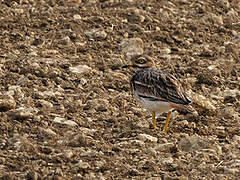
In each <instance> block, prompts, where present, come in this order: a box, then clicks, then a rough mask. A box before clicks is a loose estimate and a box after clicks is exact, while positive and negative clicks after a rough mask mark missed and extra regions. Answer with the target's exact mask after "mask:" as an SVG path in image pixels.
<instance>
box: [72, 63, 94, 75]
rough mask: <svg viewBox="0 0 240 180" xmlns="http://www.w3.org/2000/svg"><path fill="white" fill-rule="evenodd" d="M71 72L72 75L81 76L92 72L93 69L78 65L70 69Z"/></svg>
mask: <svg viewBox="0 0 240 180" xmlns="http://www.w3.org/2000/svg"><path fill="white" fill-rule="evenodd" d="M69 70H70V71H71V72H72V73H76V74H81V73H87V72H89V71H91V70H92V68H91V67H89V66H87V65H78V66H75V67H70V68H69Z"/></svg>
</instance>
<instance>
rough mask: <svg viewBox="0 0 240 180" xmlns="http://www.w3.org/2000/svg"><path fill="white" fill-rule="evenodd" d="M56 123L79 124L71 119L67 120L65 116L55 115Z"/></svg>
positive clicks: (54, 121)
mask: <svg viewBox="0 0 240 180" xmlns="http://www.w3.org/2000/svg"><path fill="white" fill-rule="evenodd" d="M53 123H55V124H61V125H67V126H77V125H78V124H77V123H76V122H74V121H71V120H66V119H65V118H61V117H55V118H54V120H53Z"/></svg>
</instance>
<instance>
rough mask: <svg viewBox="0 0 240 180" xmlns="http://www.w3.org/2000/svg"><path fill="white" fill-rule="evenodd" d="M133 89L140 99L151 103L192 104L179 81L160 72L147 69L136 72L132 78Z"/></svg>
mask: <svg viewBox="0 0 240 180" xmlns="http://www.w3.org/2000/svg"><path fill="white" fill-rule="evenodd" d="M131 87H132V89H133V90H134V91H135V92H136V93H137V94H138V95H139V96H140V97H143V98H146V99H148V100H151V101H165V102H172V103H176V104H182V105H188V104H189V103H190V102H191V100H190V99H189V98H188V97H187V96H186V94H185V92H184V90H183V87H182V86H181V84H180V83H179V81H178V80H177V79H176V78H175V77H174V76H172V75H170V74H166V73H163V72H162V71H160V70H156V69H145V70H140V71H138V72H136V73H135V74H134V75H133V77H132V78H131Z"/></svg>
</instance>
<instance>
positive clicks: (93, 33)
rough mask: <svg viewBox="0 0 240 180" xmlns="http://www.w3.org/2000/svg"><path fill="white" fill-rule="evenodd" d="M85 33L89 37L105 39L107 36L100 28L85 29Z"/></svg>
mask: <svg viewBox="0 0 240 180" xmlns="http://www.w3.org/2000/svg"><path fill="white" fill-rule="evenodd" d="M85 35H86V36H87V37H88V38H90V39H106V37H107V33H106V32H105V31H104V30H102V29H100V28H99V29H92V30H90V31H85Z"/></svg>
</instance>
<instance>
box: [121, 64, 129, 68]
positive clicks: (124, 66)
mask: <svg viewBox="0 0 240 180" xmlns="http://www.w3.org/2000/svg"><path fill="white" fill-rule="evenodd" d="M128 67H129V65H123V66H121V68H122V69H124V68H128Z"/></svg>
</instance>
